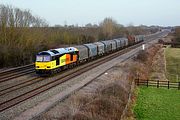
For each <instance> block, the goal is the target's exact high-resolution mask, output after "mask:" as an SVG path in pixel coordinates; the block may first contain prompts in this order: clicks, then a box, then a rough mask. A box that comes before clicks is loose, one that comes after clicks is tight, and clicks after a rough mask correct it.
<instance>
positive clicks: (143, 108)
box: [133, 87, 180, 120]
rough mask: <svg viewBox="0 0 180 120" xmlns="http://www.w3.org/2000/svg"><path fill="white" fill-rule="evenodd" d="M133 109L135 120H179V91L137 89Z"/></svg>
mask: <svg viewBox="0 0 180 120" xmlns="http://www.w3.org/2000/svg"><path fill="white" fill-rule="evenodd" d="M137 92H138V98H137V101H136V105H135V107H134V109H133V111H134V113H135V116H136V118H137V120H179V119H180V91H179V90H173V89H170V90H168V89H165V88H151V87H149V88H147V87H139V88H138V90H137Z"/></svg>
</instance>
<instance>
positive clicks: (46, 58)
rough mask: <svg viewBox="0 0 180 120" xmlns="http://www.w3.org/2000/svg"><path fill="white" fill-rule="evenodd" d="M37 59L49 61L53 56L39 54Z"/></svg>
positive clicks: (38, 60)
mask: <svg viewBox="0 0 180 120" xmlns="http://www.w3.org/2000/svg"><path fill="white" fill-rule="evenodd" d="M36 61H37V62H48V61H51V57H50V56H42V55H40V56H39V55H37V56H36Z"/></svg>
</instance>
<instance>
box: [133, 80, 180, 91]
mask: <svg viewBox="0 0 180 120" xmlns="http://www.w3.org/2000/svg"><path fill="white" fill-rule="evenodd" d="M135 84H136V85H137V86H140V85H144V86H147V87H149V86H155V87H157V88H159V87H167V88H168V89H170V88H177V89H178V90H180V82H170V81H161V80H144V79H135Z"/></svg>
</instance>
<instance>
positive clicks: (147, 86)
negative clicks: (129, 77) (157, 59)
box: [147, 79, 148, 87]
mask: <svg viewBox="0 0 180 120" xmlns="http://www.w3.org/2000/svg"><path fill="white" fill-rule="evenodd" d="M147 87H148V79H147Z"/></svg>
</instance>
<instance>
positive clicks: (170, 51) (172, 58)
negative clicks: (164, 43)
mask: <svg viewBox="0 0 180 120" xmlns="http://www.w3.org/2000/svg"><path fill="white" fill-rule="evenodd" d="M165 56H166V69H167V77H168V79H169V80H170V81H173V82H177V81H178V79H177V73H178V75H179V81H180V48H166V49H165Z"/></svg>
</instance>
